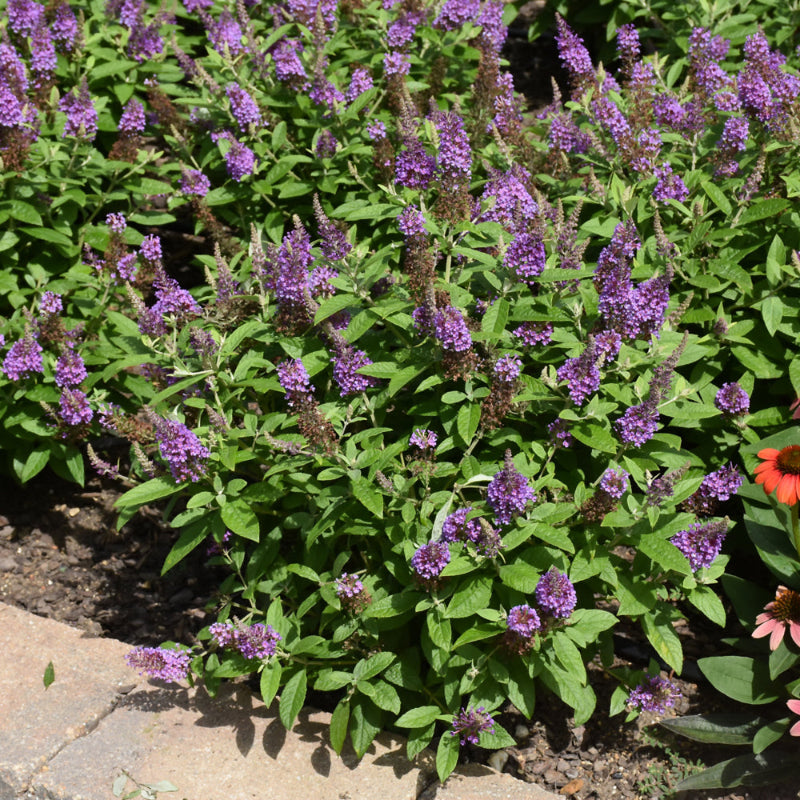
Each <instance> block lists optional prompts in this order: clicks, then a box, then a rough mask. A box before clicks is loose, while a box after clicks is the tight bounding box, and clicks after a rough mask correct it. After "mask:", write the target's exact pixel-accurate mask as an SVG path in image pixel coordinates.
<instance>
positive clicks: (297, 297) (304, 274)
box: [274, 224, 314, 307]
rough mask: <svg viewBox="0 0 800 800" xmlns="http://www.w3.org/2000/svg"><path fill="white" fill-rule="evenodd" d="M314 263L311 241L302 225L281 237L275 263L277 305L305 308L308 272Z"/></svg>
mask: <svg viewBox="0 0 800 800" xmlns="http://www.w3.org/2000/svg"><path fill="white" fill-rule="evenodd" d="M313 261H314V257H313V256H312V255H311V239H310V238H309V235H308V232H307V231H306V229H305V228H304V227H303V226H302V225H299V224H298V225H296V226H295V228H294V229H293V230H292V231H290V232H289V233H287V234H286V235H285V236H284V237H283V241H282V242H281V246H280V249H279V250H278V257H277V259H276V263H275V269H276V274H275V281H274V283H275V285H274V289H275V297H276V299H277V300H278V302H279V303H284V304H288V305H290V306H300V307H305V305H306V302H307V293H308V274H309V273H308V270H309V267H310V266H311V264H312V263H313Z"/></svg>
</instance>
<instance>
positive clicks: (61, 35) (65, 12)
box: [50, 4, 78, 53]
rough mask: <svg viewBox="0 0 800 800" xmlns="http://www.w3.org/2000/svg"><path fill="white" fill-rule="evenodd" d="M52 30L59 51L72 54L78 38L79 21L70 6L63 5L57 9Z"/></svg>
mask: <svg viewBox="0 0 800 800" xmlns="http://www.w3.org/2000/svg"><path fill="white" fill-rule="evenodd" d="M50 30H51V32H52V34H53V39H54V40H55V43H56V45H57V46H58V48H59V50H63V51H64V52H65V53H69V52H71V51H72V48H73V47H74V46H75V39H76V37H77V36H78V20H77V19H75V14H74V12H73V11H72V9H71V8H70V7H69V6H68V5H66V4H65V5H61V6H59V7H58V8H57V9H56V11H55V14H54V15H53V22H52V23H51V24H50Z"/></svg>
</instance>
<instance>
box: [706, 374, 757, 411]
mask: <svg viewBox="0 0 800 800" xmlns="http://www.w3.org/2000/svg"><path fill="white" fill-rule="evenodd" d="M714 405H715V406H716V407H717V408H718V409H719V410H720V411H721V412H722V413H723V414H727V415H728V416H730V417H740V416H744V415H745V414H747V413H748V412H749V411H750V395H748V394H747V392H746V391H745V390H744V389H742V387H741V386H740V385H739V384H738V383H736V382H735V381H733V382H732V383H724V384H723V385H722V388H721V389H720V390H719V391H718V392H717V396H716V397H715V398H714Z"/></svg>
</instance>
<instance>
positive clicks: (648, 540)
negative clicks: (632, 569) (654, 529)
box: [639, 533, 692, 575]
mask: <svg viewBox="0 0 800 800" xmlns="http://www.w3.org/2000/svg"><path fill="white" fill-rule="evenodd" d="M639 550H641V552H643V553H644V554H645V555H646V556H649V557H650V558H651V559H652V560H653V563H654V564H656V565H657V566H658V567H659V569H671V570H675V571H676V572H680V573H681V574H682V575H689V574H690V573H691V571H692V570H691V567H690V566H689V561H688V559H687V558H686V556H684V555H683V553H681V551H680V550H678V548H677V547H675V545H674V544H671V543H670V542H668V541H667V540H666V539H664V538H663V536H661V534H659V533H648V534H645V535H644V536H642V537H641V538H640V539H639Z"/></svg>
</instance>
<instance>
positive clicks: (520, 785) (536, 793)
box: [418, 764, 563, 800]
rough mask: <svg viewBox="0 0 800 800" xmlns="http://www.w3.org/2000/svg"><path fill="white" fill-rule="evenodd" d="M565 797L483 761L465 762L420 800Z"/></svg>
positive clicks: (530, 799)
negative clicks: (487, 765)
mask: <svg viewBox="0 0 800 800" xmlns="http://www.w3.org/2000/svg"><path fill="white" fill-rule="evenodd" d="M556 798H558V800H563V798H562V797H559V795H557V794H553V793H552V792H548V791H545V790H544V789H542V788H541V787H540V786H537V785H536V784H534V783H524V782H523V781H521V780H519V779H518V778H515V777H513V776H512V775H507V774H505V773H502V774H501V773H499V772H496V771H495V770H493V769H490V768H489V767H485V766H483V765H482V764H462V765H461V766H460V767H457V768H456V770H455V772H454V773H453V774H452V775H451V776H450V777H449V778H448V779H447V780H446V781H445V783H444V785H442V784H441V783H438V782H437V783H436V784H434V785H433V786H430V787H428V789H426V790H424V791H423V792H422V794H421V795H420V797H419V798H418V800H556Z"/></svg>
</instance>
